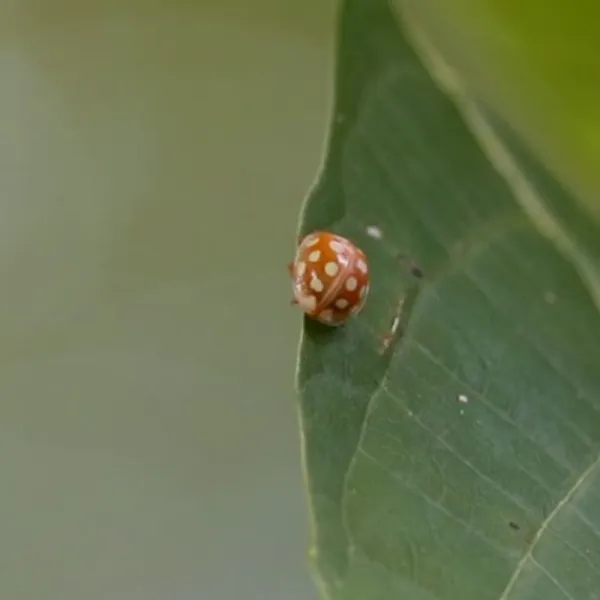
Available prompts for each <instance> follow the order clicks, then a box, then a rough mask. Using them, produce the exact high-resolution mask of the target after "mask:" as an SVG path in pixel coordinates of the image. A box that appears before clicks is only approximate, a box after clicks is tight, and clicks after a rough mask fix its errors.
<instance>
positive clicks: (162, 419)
mask: <svg viewBox="0 0 600 600" xmlns="http://www.w3.org/2000/svg"><path fill="white" fill-rule="evenodd" d="M251 4H252V6H250V4H249V3H246V2H243V1H242V0H236V2H217V1H214V2H200V3H194V2H191V1H189V2H167V1H165V2H151V3H148V2H137V1H136V2H129V3H127V4H126V5H125V3H117V2H108V3H100V2H96V3H87V4H86V3H81V2H79V3H78V2H74V1H73V2H65V1H63V2H55V3H52V6H50V5H49V4H48V3H44V2H41V1H40V2H16V1H14V2H8V3H6V4H5V5H4V8H3V9H2V10H1V11H0V21H1V23H2V25H1V27H0V30H1V37H0V41H1V46H0V73H1V78H2V85H3V91H2V94H0V114H2V125H3V131H2V138H1V143H0V148H1V150H0V152H1V157H0V164H1V176H0V191H1V198H2V202H1V203H0V211H1V212H0V231H1V235H0V269H1V273H2V283H3V286H2V290H3V291H2V301H1V307H2V310H1V311H0V332H1V335H2V345H1V347H0V359H1V362H0V367H1V371H0V393H1V395H2V402H1V404H0V406H1V421H0V422H1V428H2V431H1V435H0V449H1V452H0V474H1V478H2V490H3V491H2V493H1V494H0V511H1V513H2V515H3V517H2V527H1V532H2V544H1V546H0V548H1V550H0V552H1V554H0V596H1V597H3V598H7V599H8V598H10V599H11V600H34V599H38V598H39V599H44V600H54V599H56V600H59V599H60V600H70V599H75V598H77V599H80V598H85V599H86V600H100V599H103V600H106V599H110V600H116V599H127V600H129V599H138V598H139V599H141V598H144V599H145V600H148V599H161V600H163V599H165V598H169V599H170V600H179V599H184V598H185V599H187V598H195V599H198V598H202V599H204V598H206V599H207V600H208V599H211V600H228V599H238V598H257V599H261V600H269V599H270V598H273V599H278V600H280V599H281V598H285V599H286V600H296V599H298V600H307V599H308V600H311V599H313V598H315V597H316V592H315V591H314V586H313V584H312V581H311V580H310V578H309V575H308V569H307V560H306V547H307V544H308V539H307V538H308V528H307V519H306V517H307V515H306V504H305V496H304V490H303V484H302V475H301V468H300V447H299V434H298V429H297V414H296V406H295V394H294V390H293V376H294V368H295V358H296V349H297V340H298V335H299V329H300V323H301V319H300V315H299V313H298V312H297V311H295V310H293V309H292V308H291V307H290V306H289V300H290V297H291V296H290V294H291V290H290V286H289V283H288V280H287V274H286V269H285V266H286V263H287V261H288V259H289V258H290V255H291V253H292V251H293V243H294V235H295V230H296V220H297V215H298V211H299V208H300V203H301V201H302V199H303V197H304V195H305V193H306V192H307V189H308V188H309V186H310V185H311V183H312V181H313V179H314V177H315V175H316V172H317V169H318V167H319V164H320V161H321V153H322V149H323V139H324V136H325V130H326V123H327V116H328V114H327V113H328V109H329V103H330V100H331V98H330V94H331V82H330V77H331V69H332V61H333V56H332V49H333V37H332V36H333V21H334V16H335V15H334V10H335V6H333V5H331V6H328V7H326V8H324V7H323V4H322V2H320V1H319V0H311V1H310V2H306V1H305V2H303V3H295V4H302V5H301V6H292V4H291V3H281V2H279V1H275V0H260V1H256V0H255V2H253V3H251Z"/></svg>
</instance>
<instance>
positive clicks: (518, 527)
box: [508, 521, 521, 531]
mask: <svg viewBox="0 0 600 600" xmlns="http://www.w3.org/2000/svg"><path fill="white" fill-rule="evenodd" d="M508 525H509V526H510V528H511V529H514V530H515V531H519V529H521V526H520V525H519V524H518V523H515V521H509V522H508Z"/></svg>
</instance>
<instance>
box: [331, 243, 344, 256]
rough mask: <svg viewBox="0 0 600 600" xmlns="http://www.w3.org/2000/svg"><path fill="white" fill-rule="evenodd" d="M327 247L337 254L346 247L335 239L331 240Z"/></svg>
mask: <svg viewBox="0 0 600 600" xmlns="http://www.w3.org/2000/svg"><path fill="white" fill-rule="evenodd" d="M329 247H330V248H331V249H332V250H333V251H334V252H337V254H341V253H342V252H344V250H345V249H346V246H345V245H344V244H343V243H342V242H338V241H336V240H331V241H330V242H329Z"/></svg>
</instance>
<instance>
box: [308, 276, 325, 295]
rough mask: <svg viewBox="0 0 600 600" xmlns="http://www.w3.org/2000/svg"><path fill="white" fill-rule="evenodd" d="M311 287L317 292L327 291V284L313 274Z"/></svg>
mask: <svg viewBox="0 0 600 600" xmlns="http://www.w3.org/2000/svg"><path fill="white" fill-rule="evenodd" d="M310 287H311V289H313V290H314V291H315V292H322V291H323V290H324V289H325V284H324V283H323V282H322V281H321V280H320V279H319V278H318V277H317V276H316V275H315V274H314V273H313V275H312V279H311V280H310Z"/></svg>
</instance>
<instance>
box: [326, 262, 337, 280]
mask: <svg viewBox="0 0 600 600" xmlns="http://www.w3.org/2000/svg"><path fill="white" fill-rule="evenodd" d="M339 270H340V268H339V267H338V264H337V263H335V262H328V263H327V264H326V265H325V273H327V275H329V277H335V276H336V275H337V274H338V271H339Z"/></svg>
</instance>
